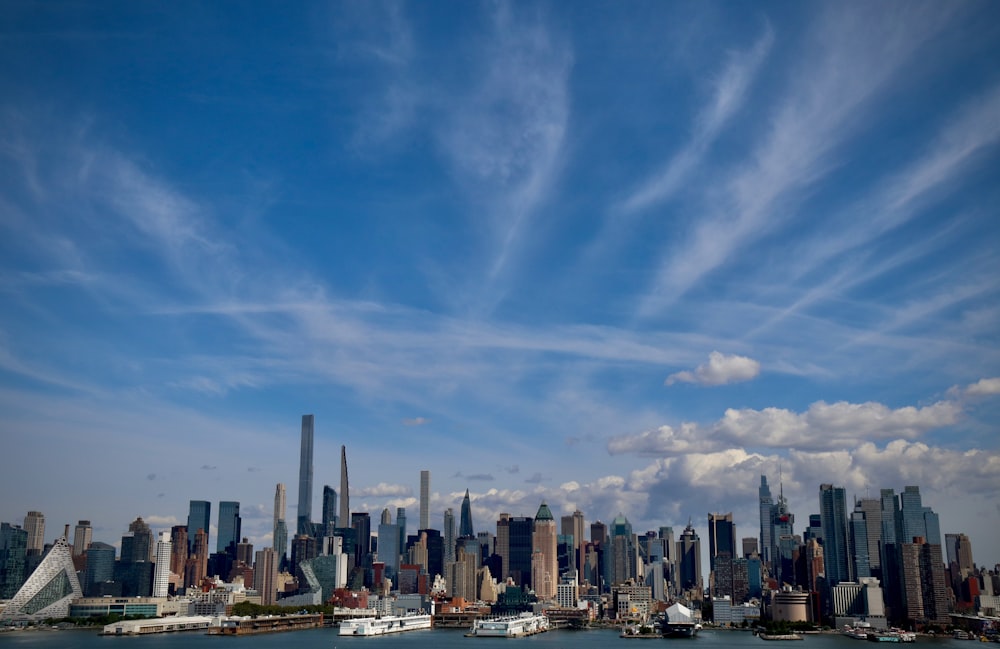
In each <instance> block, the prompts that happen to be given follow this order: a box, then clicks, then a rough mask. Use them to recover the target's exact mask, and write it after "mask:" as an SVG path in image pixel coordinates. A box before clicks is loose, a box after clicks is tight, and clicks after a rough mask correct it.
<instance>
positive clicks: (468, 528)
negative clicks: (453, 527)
mask: <svg viewBox="0 0 1000 649" xmlns="http://www.w3.org/2000/svg"><path fill="white" fill-rule="evenodd" d="M458 535H459V536H460V537H461V538H473V537H475V536H476V532H475V530H474V529H473V527H472V500H471V499H470V498H469V490H468V489H466V490H465V498H463V499H462V521H461V525H459V527H458Z"/></svg>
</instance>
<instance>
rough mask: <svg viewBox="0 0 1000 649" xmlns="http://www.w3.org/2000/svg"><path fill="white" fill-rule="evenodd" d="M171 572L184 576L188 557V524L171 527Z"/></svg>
mask: <svg viewBox="0 0 1000 649" xmlns="http://www.w3.org/2000/svg"><path fill="white" fill-rule="evenodd" d="M170 547H171V555H170V572H172V573H174V574H175V575H179V576H180V577H181V578H182V579H183V577H184V566H185V564H186V563H187V559H188V533H187V526H186V525H174V526H173V527H171V528H170Z"/></svg>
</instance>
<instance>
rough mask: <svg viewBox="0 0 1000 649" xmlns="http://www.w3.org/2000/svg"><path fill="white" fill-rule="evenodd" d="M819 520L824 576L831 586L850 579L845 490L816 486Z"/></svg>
mask: <svg viewBox="0 0 1000 649" xmlns="http://www.w3.org/2000/svg"><path fill="white" fill-rule="evenodd" d="M819 509H820V520H821V521H822V524H823V558H824V561H825V562H826V578H827V581H828V582H829V583H830V585H831V586H836V585H837V584H839V583H840V582H842V581H854V580H853V578H852V577H853V575H852V574H851V573H852V571H853V562H852V561H850V560H849V558H848V553H849V550H848V536H849V533H848V527H847V504H846V494H845V492H844V488H843V487H834V486H833V485H831V484H822V485H820V487H819Z"/></svg>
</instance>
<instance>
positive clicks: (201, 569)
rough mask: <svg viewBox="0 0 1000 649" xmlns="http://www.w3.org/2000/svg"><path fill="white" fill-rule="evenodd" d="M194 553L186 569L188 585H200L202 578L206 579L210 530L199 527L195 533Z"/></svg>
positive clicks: (189, 533)
mask: <svg viewBox="0 0 1000 649" xmlns="http://www.w3.org/2000/svg"><path fill="white" fill-rule="evenodd" d="M190 535H191V532H190V529H189V531H188V536H189V537H190ZM193 544H194V552H192V554H193V555H194V556H193V557H192V558H191V559H189V560H188V567H187V569H186V571H185V572H186V573H187V574H186V577H187V578H186V582H187V585H188V586H195V587H197V586H199V585H200V584H201V580H202V579H204V578H205V577H206V575H207V573H208V532H206V531H205V530H203V529H200V528H199V529H198V531H197V532H195V533H194V542H193Z"/></svg>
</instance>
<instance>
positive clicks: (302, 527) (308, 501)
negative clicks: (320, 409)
mask: <svg viewBox="0 0 1000 649" xmlns="http://www.w3.org/2000/svg"><path fill="white" fill-rule="evenodd" d="M312 487H313V416H312V415H302V446H301V448H300V450H299V509H298V511H299V514H298V519H297V526H296V531H297V533H298V534H308V535H312V503H313V501H312Z"/></svg>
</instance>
